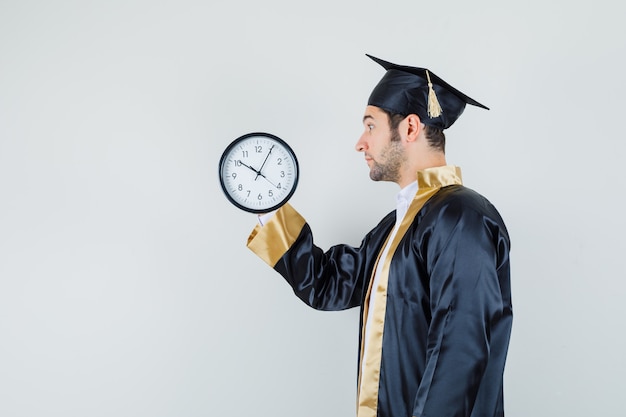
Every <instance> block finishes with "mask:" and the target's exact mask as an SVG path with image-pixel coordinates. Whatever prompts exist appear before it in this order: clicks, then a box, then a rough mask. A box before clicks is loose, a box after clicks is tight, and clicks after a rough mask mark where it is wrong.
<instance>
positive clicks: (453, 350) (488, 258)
mask: <svg viewBox="0 0 626 417" xmlns="http://www.w3.org/2000/svg"><path fill="white" fill-rule="evenodd" d="M494 210H495V209H494ZM424 221H427V220H426V219H424ZM428 222H429V223H428V224H429V225H430V226H429V229H430V230H429V233H427V234H428V235H429V238H428V241H427V244H426V245H425V248H424V252H423V256H424V258H425V265H426V268H427V274H428V276H429V277H430V282H429V288H430V311H431V315H432V320H431V324H430V327H429V331H428V339H427V357H426V366H425V369H424V375H423V378H422V380H421V382H420V385H419V388H418V391H417V395H416V398H415V403H414V410H413V416H415V417H422V416H455V417H457V416H458V417H460V416H470V415H471V414H472V412H473V411H474V415H476V411H477V410H473V408H474V403H475V402H476V401H477V398H479V397H480V396H481V395H484V393H481V392H479V391H481V390H480V387H481V383H482V385H485V381H483V377H485V378H490V376H485V375H491V374H493V373H492V372H486V368H487V367H488V366H489V367H491V366H501V367H504V360H505V355H506V349H499V347H500V346H501V344H502V343H503V341H502V340H499V339H503V340H504V339H506V340H507V341H508V336H509V334H510V324H511V322H510V318H511V303H510V295H508V294H510V288H509V287H508V286H509V257H508V254H509V239H508V234H507V232H506V229H505V228H504V223H503V222H502V221H501V219H500V218H499V215H498V214H497V213H494V212H491V211H489V210H487V211H486V210H485V209H484V208H483V207H480V208H474V209H470V210H468V207H467V206H465V207H463V208H461V205H455V204H450V205H448V206H447V207H446V208H444V209H443V210H441V211H440V212H439V213H437V214H435V215H434V216H433V217H432V218H431V219H429V220H428ZM496 338H498V340H496ZM492 343H493V344H494V346H497V347H498V349H495V348H494V349H493V351H490V347H491V346H492ZM505 343H508V342H505ZM499 351H501V352H499ZM492 382H494V381H492ZM488 395H494V394H492V393H489V394H488ZM495 395H501V393H499V394H495ZM479 402H481V403H482V401H479ZM483 411H485V410H483ZM479 415H483V414H480V413H479ZM485 415H496V412H495V410H490V411H489V414H485Z"/></svg>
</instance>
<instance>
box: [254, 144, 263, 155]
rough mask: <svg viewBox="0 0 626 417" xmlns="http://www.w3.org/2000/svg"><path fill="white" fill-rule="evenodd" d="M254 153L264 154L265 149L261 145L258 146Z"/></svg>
mask: <svg viewBox="0 0 626 417" xmlns="http://www.w3.org/2000/svg"><path fill="white" fill-rule="evenodd" d="M254 151H255V152H256V153H261V152H263V147H262V146H261V145H256V146H255V147H254Z"/></svg>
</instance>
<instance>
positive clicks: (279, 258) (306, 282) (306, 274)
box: [248, 204, 395, 311]
mask: <svg viewBox="0 0 626 417" xmlns="http://www.w3.org/2000/svg"><path fill="white" fill-rule="evenodd" d="M392 214H393V213H390V215H388V216H387V217H386V218H385V219H383V221H382V222H381V224H379V225H378V226H377V227H376V228H375V229H374V230H372V231H371V232H370V233H368V234H367V235H366V236H365V238H364V239H363V241H362V242H361V245H360V246H359V247H353V246H350V245H345V244H341V245H335V246H332V247H331V248H330V249H328V250H327V251H324V250H323V249H321V248H320V247H318V246H316V245H315V242H314V240H313V233H312V232H311V228H310V227H309V225H308V224H307V223H306V222H305V221H304V219H303V218H302V217H301V216H300V215H299V214H298V212H296V211H295V210H294V209H293V208H292V207H291V206H289V205H288V204H287V205H285V206H283V207H281V209H279V210H278V212H277V213H276V215H275V216H274V217H272V218H271V219H270V221H269V222H268V223H267V224H265V225H264V226H263V227H262V228H260V227H258V226H257V228H255V231H253V233H252V235H251V236H250V238H249V239H248V247H249V248H250V249H251V250H253V251H254V252H255V253H256V254H257V255H259V256H260V257H261V258H262V259H264V260H265V261H266V262H267V263H268V264H269V265H270V266H272V267H273V268H274V269H275V270H276V271H277V272H278V273H280V274H281V275H282V276H283V277H284V278H285V280H286V281H287V282H288V283H289V285H290V286H291V287H292V289H293V291H294V293H295V294H296V296H298V298H300V299H301V300H302V301H304V302H305V303H306V304H307V305H309V306H310V307H312V308H314V309H317V310H329V311H331V310H332V311H338V310H345V309H348V308H352V307H356V306H359V305H360V304H361V300H362V297H363V292H364V291H366V289H367V284H368V282H369V276H370V274H371V271H372V263H373V261H372V259H371V258H374V261H375V259H376V255H377V253H378V251H379V249H380V245H381V244H382V243H381V239H384V237H385V236H386V233H385V231H388V230H389V226H388V224H391V225H393V218H395V215H392ZM390 217H391V218H392V219H391V221H390V220H389V218H390Z"/></svg>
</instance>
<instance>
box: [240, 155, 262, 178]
mask: <svg viewBox="0 0 626 417" xmlns="http://www.w3.org/2000/svg"><path fill="white" fill-rule="evenodd" d="M239 163H240V164H241V165H243V166H245V167H246V168H250V169H251V170H253V171H254V172H255V173H256V176H257V177H258V176H259V175H260V174H261V172H260V171H257V170H256V169H254V168H252V167H251V166H250V165H246V164H244V163H243V161H241V160H239ZM254 179H255V180H256V177H255V178H254Z"/></svg>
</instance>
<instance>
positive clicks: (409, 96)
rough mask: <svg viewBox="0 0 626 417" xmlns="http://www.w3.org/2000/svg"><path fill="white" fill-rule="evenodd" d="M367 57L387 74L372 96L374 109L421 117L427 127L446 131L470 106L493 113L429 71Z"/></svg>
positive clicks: (371, 103)
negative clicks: (467, 106) (466, 107)
mask: <svg viewBox="0 0 626 417" xmlns="http://www.w3.org/2000/svg"><path fill="white" fill-rule="evenodd" d="M366 55H367V54H366ZM367 56H368V57H370V58H371V59H372V60H374V61H376V62H378V63H379V64H380V65H382V66H383V68H385V69H386V70H387V72H386V73H385V75H384V76H383V78H382V79H381V80H380V82H379V83H378V85H376V87H374V91H372V94H371V95H370V98H369V100H368V102H367V104H368V105H370V106H376V107H380V108H381V109H384V110H387V111H388V112H391V113H400V114H404V115H409V114H417V115H418V116H419V117H420V119H421V121H422V123H424V124H425V125H428V126H433V127H436V128H439V129H442V130H443V129H447V128H449V127H450V126H452V124H453V123H454V122H455V121H456V119H458V118H459V116H460V115H461V114H462V113H463V110H465V105H466V104H471V105H473V106H478V107H482V108H483V109H487V110H489V108H488V107H486V106H484V105H482V104H480V103H479V102H477V101H476V100H474V99H472V98H470V97H468V96H466V95H465V94H463V93H461V92H460V91H459V90H457V89H456V88H454V87H452V86H451V85H450V84H448V83H447V82H445V81H444V80H442V79H441V78H439V77H437V76H436V75H435V74H433V73H432V72H431V71H430V70H428V69H426V68H416V67H407V66H404V65H396V64H392V63H391V62H387V61H383V60H382V59H379V58H376V57H373V56H371V55H367Z"/></svg>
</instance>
